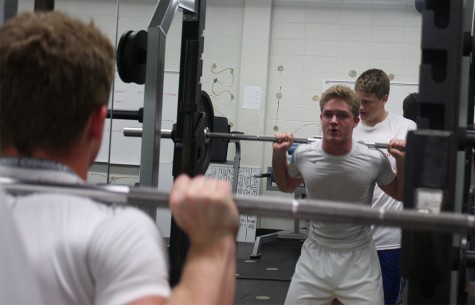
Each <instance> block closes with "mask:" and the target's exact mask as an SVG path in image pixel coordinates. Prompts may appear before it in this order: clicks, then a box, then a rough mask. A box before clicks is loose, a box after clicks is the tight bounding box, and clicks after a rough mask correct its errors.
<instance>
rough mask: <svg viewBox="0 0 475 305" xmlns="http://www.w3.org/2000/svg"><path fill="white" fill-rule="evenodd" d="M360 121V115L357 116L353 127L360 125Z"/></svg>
mask: <svg viewBox="0 0 475 305" xmlns="http://www.w3.org/2000/svg"><path fill="white" fill-rule="evenodd" d="M359 122H360V117H357V118H355V124H353V128H355V127H356V126H358V124H359Z"/></svg>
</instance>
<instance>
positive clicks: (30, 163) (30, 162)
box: [0, 157, 76, 175]
mask: <svg viewBox="0 0 475 305" xmlns="http://www.w3.org/2000/svg"><path fill="white" fill-rule="evenodd" d="M0 165H5V166H10V167H21V168H30V169H48V170H55V171H59V172H66V173H71V174H75V175H76V173H74V172H73V171H72V170H71V169H70V168H69V167H67V166H66V165H64V164H62V163H59V162H56V161H51V160H45V159H36V158H29V157H5V158H1V159H0Z"/></svg>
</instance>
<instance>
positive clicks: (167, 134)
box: [123, 127, 388, 148]
mask: <svg viewBox="0 0 475 305" xmlns="http://www.w3.org/2000/svg"><path fill="white" fill-rule="evenodd" d="M160 133H161V137H162V138H166V139H173V131H172V130H170V129H162V130H161V131H160ZM123 134H124V136H126V137H141V136H142V128H140V127H125V128H124V129H123ZM204 135H205V138H206V139H208V140H211V139H221V140H227V141H256V142H276V137H275V136H266V135H264V136H262V135H247V134H242V133H232V132H231V133H227V132H212V131H210V130H209V129H208V128H205V129H204ZM320 139H322V136H314V137H312V138H294V143H297V144H307V143H310V142H314V141H317V140H320ZM358 142H359V143H361V144H364V145H366V146H369V147H374V148H387V147H388V144H385V143H378V142H371V141H358Z"/></svg>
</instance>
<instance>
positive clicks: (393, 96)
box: [322, 80, 419, 115]
mask: <svg viewBox="0 0 475 305" xmlns="http://www.w3.org/2000/svg"><path fill="white" fill-rule="evenodd" d="M334 85H345V86H348V87H350V88H351V89H354V88H355V81H353V80H324V81H323V86H322V92H324V91H325V90H327V89H328V88H330V87H331V86H334ZM413 92H419V84H416V83H397V82H394V83H391V87H390V90H389V98H388V101H387V102H386V106H385V108H386V110H387V111H389V112H392V113H397V114H399V115H402V113H403V111H402V102H403V101H404V99H405V98H406V96H408V95H409V94H411V93H413Z"/></svg>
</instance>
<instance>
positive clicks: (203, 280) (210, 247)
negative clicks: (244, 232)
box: [131, 175, 239, 305]
mask: <svg viewBox="0 0 475 305" xmlns="http://www.w3.org/2000/svg"><path fill="white" fill-rule="evenodd" d="M170 208H171V210H172V213H173V216H174V217H175V220H176V222H177V224H178V226H179V227H180V228H181V229H182V230H183V231H184V232H185V233H186V234H187V235H188V237H189V239H190V248H189V250H188V256H187V259H186V262H185V265H184V268H183V273H182V274H181V279H180V281H179V283H178V284H177V285H176V286H175V287H174V288H173V290H172V292H171V295H170V296H169V298H168V299H167V298H163V297H158V296H150V297H144V298H141V299H139V300H136V301H135V302H132V303H131V304H134V305H139V304H140V305H144V304H179V305H182V304H203V305H212V304H217V305H218V304H219V305H222V304H232V303H234V291H235V285H236V232H237V230H238V226H239V214H238V211H237V208H236V205H235V204H234V202H233V199H232V195H231V187H230V185H229V183H228V182H226V181H219V180H211V179H210V180H208V179H206V178H204V177H197V178H194V179H190V178H188V177H187V176H185V175H182V176H180V177H178V178H177V179H176V180H175V183H174V185H173V188H172V192H171V193H170Z"/></svg>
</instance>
